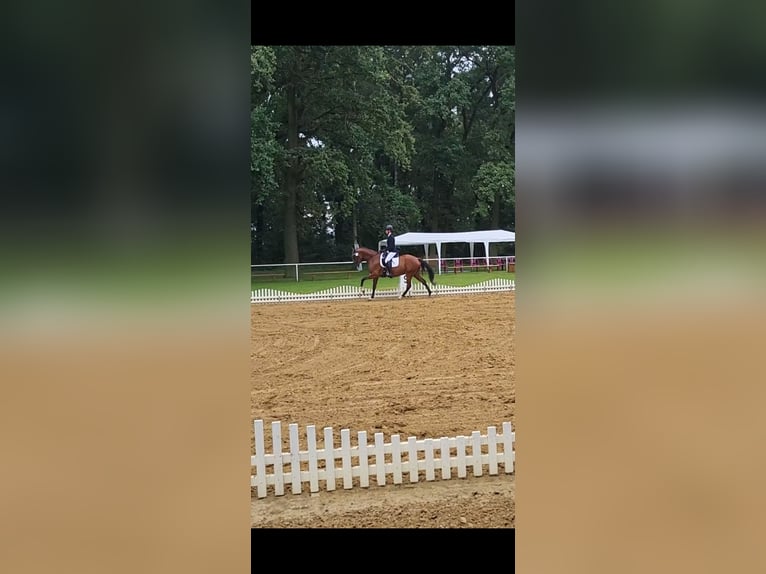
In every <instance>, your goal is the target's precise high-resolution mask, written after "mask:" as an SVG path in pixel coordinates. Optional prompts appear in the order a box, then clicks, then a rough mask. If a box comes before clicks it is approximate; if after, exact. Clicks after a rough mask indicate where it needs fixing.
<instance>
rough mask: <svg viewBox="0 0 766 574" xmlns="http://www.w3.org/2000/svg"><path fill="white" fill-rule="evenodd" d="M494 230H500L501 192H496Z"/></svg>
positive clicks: (493, 211) (493, 206)
mask: <svg viewBox="0 0 766 574" xmlns="http://www.w3.org/2000/svg"><path fill="white" fill-rule="evenodd" d="M492 229H500V192H499V191H496V192H495V202H494V203H493V204H492Z"/></svg>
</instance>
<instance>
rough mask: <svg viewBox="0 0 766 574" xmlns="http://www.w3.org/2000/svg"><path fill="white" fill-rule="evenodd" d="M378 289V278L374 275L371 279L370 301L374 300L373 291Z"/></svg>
mask: <svg viewBox="0 0 766 574" xmlns="http://www.w3.org/2000/svg"><path fill="white" fill-rule="evenodd" d="M377 287H378V276H377V275H376V276H375V277H373V279H372V295H371V296H370V299H375V289H377Z"/></svg>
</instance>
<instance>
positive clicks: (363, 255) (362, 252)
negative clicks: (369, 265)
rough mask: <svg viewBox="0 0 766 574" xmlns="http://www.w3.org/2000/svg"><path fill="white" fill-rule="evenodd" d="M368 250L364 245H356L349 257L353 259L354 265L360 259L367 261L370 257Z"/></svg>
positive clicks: (358, 262) (357, 263)
mask: <svg viewBox="0 0 766 574" xmlns="http://www.w3.org/2000/svg"><path fill="white" fill-rule="evenodd" d="M370 253H371V252H370V250H369V249H365V248H364V247H357V248H355V249H354V250H353V251H352V252H351V259H352V260H353V261H354V265H359V264H360V263H361V262H362V261H367V260H368V259H369V258H370Z"/></svg>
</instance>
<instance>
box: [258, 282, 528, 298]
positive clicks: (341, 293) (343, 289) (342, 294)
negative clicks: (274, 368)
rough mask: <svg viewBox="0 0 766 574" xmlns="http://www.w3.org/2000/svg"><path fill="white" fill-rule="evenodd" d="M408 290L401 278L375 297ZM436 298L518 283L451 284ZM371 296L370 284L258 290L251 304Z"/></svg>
mask: <svg viewBox="0 0 766 574" xmlns="http://www.w3.org/2000/svg"><path fill="white" fill-rule="evenodd" d="M404 289H405V280H404V278H403V277H402V278H401V280H400V282H399V286H398V287H397V288H394V289H378V290H376V291H375V297H376V298H378V297H381V298H385V297H398V296H399V295H400V294H401V293H402V292H403V291H404ZM431 290H432V292H433V294H434V295H461V294H465V293H492V292H498V291H515V290H516V281H515V280H513V279H490V280H488V281H484V282H482V283H477V284H475V285H466V286H464V287H455V286H452V285H438V284H437V285H435V286H432V287H431ZM371 294H372V286H370V285H368V286H366V287H365V288H364V291H362V289H361V288H359V287H356V286H352V285H340V286H338V287H333V288H331V289H325V290H324V291H317V292H315V293H289V292H287V291H280V290H277V289H258V290H257V291H251V292H250V302H251V303H284V302H289V301H331V300H340V299H363V298H368V297H369V296H370V295H371ZM410 295H412V296H423V295H428V291H426V288H425V286H423V285H422V284H421V283H417V282H415V281H413V282H412V288H411V289H410V292H409V293H407V297H409V296H410Z"/></svg>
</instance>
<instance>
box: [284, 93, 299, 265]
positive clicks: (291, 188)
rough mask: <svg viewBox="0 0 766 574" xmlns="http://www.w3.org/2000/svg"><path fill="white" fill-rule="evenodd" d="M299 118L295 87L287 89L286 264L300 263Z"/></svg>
mask: <svg viewBox="0 0 766 574" xmlns="http://www.w3.org/2000/svg"><path fill="white" fill-rule="evenodd" d="M297 149H298V116H297V109H296V105H295V86H293V85H289V86H288V87H287V150H288V156H289V157H288V161H287V174H286V177H285V220H284V221H285V229H284V244H285V263H298V262H299V257H298V222H297V217H298V213H297V205H296V204H297V197H298V158H297V157H296V156H295V155H294V152H295V150H297Z"/></svg>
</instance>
